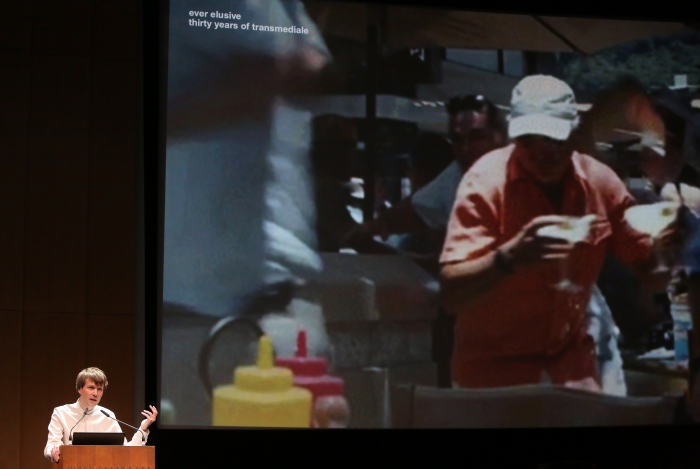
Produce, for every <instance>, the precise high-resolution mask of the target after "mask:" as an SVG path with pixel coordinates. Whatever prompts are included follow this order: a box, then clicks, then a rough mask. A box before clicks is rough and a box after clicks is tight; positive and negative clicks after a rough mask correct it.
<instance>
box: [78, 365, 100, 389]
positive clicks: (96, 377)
mask: <svg viewBox="0 0 700 469" xmlns="http://www.w3.org/2000/svg"><path fill="white" fill-rule="evenodd" d="M88 379H89V380H91V381H92V382H93V383H95V384H96V385H98V386H103V387H104V388H105V389H107V375H106V374H105V372H104V371H102V370H100V369H99V368H96V367H94V366H91V367H90V368H85V369H84V370H83V371H81V372H80V373H78V378H77V379H76V380H75V389H76V390H79V389H83V387H84V386H85V381H86V380H88Z"/></svg>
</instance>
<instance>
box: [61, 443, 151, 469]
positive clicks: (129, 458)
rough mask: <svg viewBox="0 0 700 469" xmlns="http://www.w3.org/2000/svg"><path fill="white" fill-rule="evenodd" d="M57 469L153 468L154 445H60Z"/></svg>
mask: <svg viewBox="0 0 700 469" xmlns="http://www.w3.org/2000/svg"><path fill="white" fill-rule="evenodd" d="M55 467H56V468H57V469H93V468H94V469H97V468H99V469H117V468H118V469H122V468H123V469H155V467H156V448H155V447H154V446H72V445H64V446H61V459H60V460H59V462H58V464H57V465H55Z"/></svg>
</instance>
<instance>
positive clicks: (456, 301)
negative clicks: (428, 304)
mask: <svg viewBox="0 0 700 469" xmlns="http://www.w3.org/2000/svg"><path fill="white" fill-rule="evenodd" d="M563 220H564V218H563V217H560V216H558V215H545V216H540V217H536V218H534V219H533V220H532V221H530V223H528V224H527V225H526V226H525V227H524V228H523V229H522V230H521V231H520V233H518V234H517V235H516V236H515V237H513V238H512V239H511V240H509V241H507V242H506V243H504V244H503V245H501V246H500V247H499V248H498V249H496V250H494V251H491V252H489V253H487V254H485V255H483V256H481V257H479V258H476V259H473V260H466V261H461V262H452V263H446V264H444V265H443V267H442V270H441V272H440V281H441V287H442V289H441V295H442V302H443V306H444V307H445V309H446V310H447V311H448V312H450V313H452V314H455V313H457V312H459V311H464V309H466V308H469V307H472V306H475V305H478V304H479V303H480V302H481V301H483V300H484V299H486V298H488V296H489V295H492V294H494V291H495V290H496V287H497V286H498V285H499V284H501V283H502V282H503V281H504V280H505V279H506V278H507V277H508V276H509V275H510V274H512V273H515V272H516V271H520V270H521V269H526V268H528V267H529V266H531V265H536V264H539V263H543V262H553V261H561V260H563V259H566V257H567V256H568V255H569V253H570V252H571V249H572V248H573V244H571V243H568V242H567V241H564V240H560V239H555V238H549V237H544V236H538V235H537V230H539V229H540V228H542V227H544V226H548V225H554V224H557V223H561V222H562V221H563Z"/></svg>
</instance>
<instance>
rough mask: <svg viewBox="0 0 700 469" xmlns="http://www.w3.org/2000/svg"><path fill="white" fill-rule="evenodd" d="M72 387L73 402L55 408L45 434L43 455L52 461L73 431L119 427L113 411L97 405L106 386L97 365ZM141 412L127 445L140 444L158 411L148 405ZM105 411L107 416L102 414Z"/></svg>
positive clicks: (125, 442) (93, 430)
mask: <svg viewBox="0 0 700 469" xmlns="http://www.w3.org/2000/svg"><path fill="white" fill-rule="evenodd" d="M75 389H76V390H77V391H78V394H79V395H80V398H79V399H78V401H77V402H75V403H74V404H66V405H62V406H60V407H56V408H55V409H54V410H53V414H52V415H51V422H50V423H49V437H48V441H47V442H46V447H45V448H44V456H45V457H46V458H47V459H50V460H51V461H52V462H58V460H59V459H60V457H61V445H70V444H72V439H73V434H74V433H75V432H115V433H119V432H121V431H122V430H121V427H120V426H119V424H118V423H117V421H116V420H115V419H114V413H113V412H112V411H111V410H109V409H105V408H104V407H102V406H99V405H98V404H99V403H100V400H101V399H102V395H103V393H104V390H105V389H107V376H106V375H105V374H104V372H103V371H102V370H100V369H99V368H95V367H91V368H86V369H84V370H83V371H81V372H80V373H78V378H77V379H76V381H75ZM149 407H150V408H151V410H150V411H149V410H144V411H143V412H141V414H142V415H143V416H144V417H146V418H145V419H144V420H143V421H142V422H141V425H140V426H139V430H140V431H137V432H136V433H134V436H133V437H132V438H131V441H127V439H126V438H124V444H125V445H128V446H143V445H145V444H146V440H147V439H148V434H149V431H148V427H149V426H150V425H151V424H152V423H153V422H155V421H156V417H157V416H158V410H157V409H156V408H155V407H154V406H149ZM103 411H104V412H106V413H107V414H109V415H110V416H111V418H110V417H108V416H107V415H105V413H103Z"/></svg>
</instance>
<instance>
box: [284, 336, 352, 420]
mask: <svg viewBox="0 0 700 469" xmlns="http://www.w3.org/2000/svg"><path fill="white" fill-rule="evenodd" d="M275 365H276V366H280V367H287V368H289V369H291V370H292V372H293V373H294V385H295V386H298V387H300V388H304V389H308V390H309V391H311V394H312V395H313V401H314V411H313V414H312V415H311V423H312V426H322V427H327V426H338V427H344V426H345V425H346V424H347V420H348V419H349V413H350V410H349V408H348V403H347V401H346V400H345V397H344V396H343V380H342V379H340V378H336V377H334V376H329V375H328V374H327V369H328V362H327V361H326V359H324V358H322V357H309V356H308V349H307V346H306V331H305V330H303V329H301V330H300V331H299V333H298V335H297V350H296V353H295V356H294V357H285V358H278V359H276V360H275Z"/></svg>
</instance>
